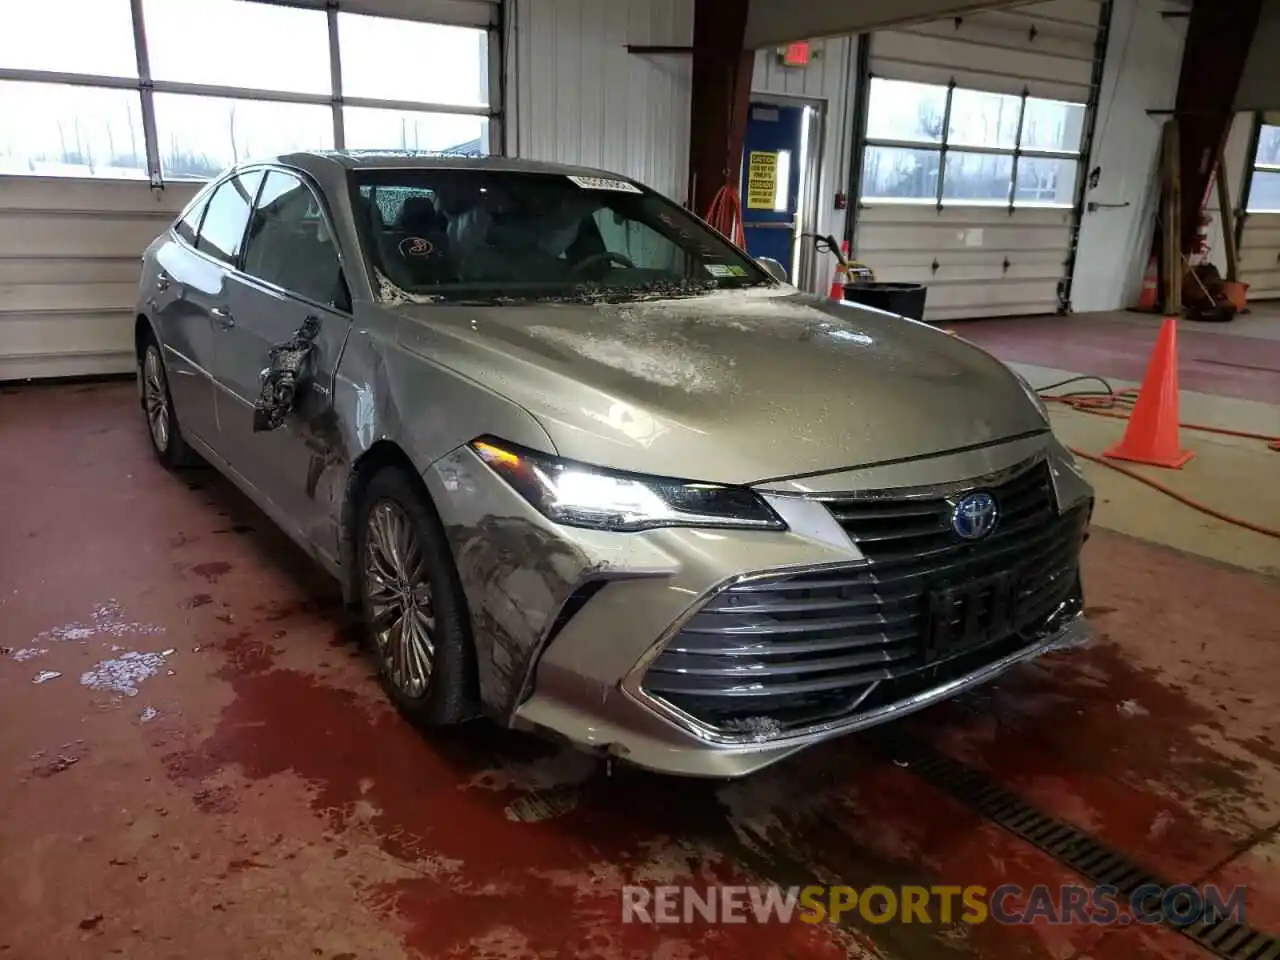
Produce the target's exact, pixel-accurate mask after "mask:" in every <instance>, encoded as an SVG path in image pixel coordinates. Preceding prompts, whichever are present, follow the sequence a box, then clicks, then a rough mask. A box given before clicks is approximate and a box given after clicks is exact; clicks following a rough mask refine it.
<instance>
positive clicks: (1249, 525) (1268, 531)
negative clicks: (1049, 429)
mask: <svg viewBox="0 0 1280 960" xmlns="http://www.w3.org/2000/svg"><path fill="white" fill-rule="evenodd" d="M1067 449H1068V450H1070V451H1071V452H1072V453H1074V454H1075V455H1076V456H1077V457H1083V458H1084V459H1085V460H1088V461H1090V462H1092V463H1097V464H1101V465H1102V466H1104V467H1110V468H1111V469H1112V470H1114V471H1116V472H1117V473H1123V474H1124V475H1125V476H1126V477H1130V478H1132V479H1134V480H1137V481H1138V482H1139V483H1145V484H1146V485H1147V486H1148V487H1152V488H1153V489H1155V490H1159V491H1160V492H1161V493H1163V494H1164V495H1165V496H1167V497H1172V498H1173V499H1174V500H1177V501H1178V502H1179V503H1182V504H1186V505H1187V506H1188V507H1190V508H1191V509H1193V510H1199V511H1200V512H1201V513H1203V514H1206V515H1208V516H1210V517H1213V518H1215V519H1217V520H1221V521H1223V522H1224V523H1229V524H1232V525H1233V526H1237V527H1243V528H1244V529H1246V530H1252V531H1253V532H1254V533H1260V534H1262V535H1263V536H1264V537H1275V538H1276V539H1277V540H1280V529H1276V528H1275V527H1264V526H1262V525H1261V524H1258V523H1253V522H1252V521H1250V520H1242V519H1240V518H1239V517H1233V516H1231V515H1230V514H1226V513H1222V512H1221V511H1219V510H1215V509H1214V508H1213V507H1211V506H1209V505H1207V504H1204V503H1201V502H1200V501H1198V500H1193V499H1191V498H1190V497H1188V496H1185V495H1183V494H1181V493H1179V492H1178V491H1177V490H1174V489H1173V488H1172V487H1166V486H1165V485H1164V484H1163V483H1161V482H1160V481H1158V480H1152V479H1151V478H1150V477H1144V476H1143V475H1142V474H1140V473H1137V472H1136V471H1133V470H1129V469H1127V468H1126V467H1122V466H1120V465H1119V464H1118V463H1113V462H1112V461H1110V460H1107V459H1106V458H1104V457H1100V456H1097V455H1096V454H1092V453H1085V452H1084V451H1083V450H1077V449H1076V448H1075V447H1068V448H1067Z"/></svg>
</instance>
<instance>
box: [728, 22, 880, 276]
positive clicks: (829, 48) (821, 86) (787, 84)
mask: <svg viewBox="0 0 1280 960" xmlns="http://www.w3.org/2000/svg"><path fill="white" fill-rule="evenodd" d="M813 53H814V59H813V61H812V62H811V63H810V65H809V66H808V67H805V68H795V67H785V66H783V65H782V64H781V63H780V62H779V59H778V55H777V50H776V49H775V48H772V47H771V48H768V49H764V50H757V51H756V60H755V70H754V72H753V74H752V79H751V89H752V92H753V93H763V94H768V95H770V96H780V97H798V98H802V99H806V100H816V101H820V102H821V103H822V105H823V116H824V128H825V129H824V130H823V136H822V142H821V156H820V158H819V174H818V176H819V183H818V189H817V192H816V196H817V203H818V210H817V221H818V222H817V227H818V233H820V234H823V235H824V236H825V235H832V236H834V237H835V238H836V239H838V240H840V239H843V238H844V229H845V216H846V211H844V210H837V209H836V206H835V197H836V194H837V193H847V192H848V190H849V145H850V143H851V141H852V138H853V133H852V129H851V126H852V120H853V117H852V114H853V104H854V99H855V93H854V91H855V88H856V84H857V70H856V67H855V61H856V59H857V38H855V37H836V38H834V39H831V40H820V41H817V42H815V43H814V44H813ZM828 259H829V258H828ZM831 269H832V263H819V264H818V269H817V270H816V271H815V276H814V283H813V290H814V292H822V293H826V291H827V288H828V286H829V285H830V282H831V277H830V276H829V273H830V271H831Z"/></svg>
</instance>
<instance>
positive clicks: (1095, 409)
mask: <svg viewBox="0 0 1280 960" xmlns="http://www.w3.org/2000/svg"><path fill="white" fill-rule="evenodd" d="M1137 395H1138V391H1137V390H1135V389H1133V388H1130V389H1128V390H1120V391H1117V392H1116V393H1114V394H1099V395H1096V396H1090V395H1080V394H1077V395H1075V396H1064V397H1053V396H1045V395H1044V394H1041V399H1043V400H1046V401H1050V402H1053V403H1061V404H1064V405H1065V406H1068V407H1071V409H1073V410H1079V411H1080V412H1081V413H1090V414H1093V415H1094V416H1097V417H1113V418H1115V419H1117V420H1128V419H1129V417H1128V415H1127V414H1125V413H1119V412H1116V411H1115V410H1114V409H1112V408H1114V407H1116V406H1118V405H1120V404H1121V403H1129V402H1132V401H1133V400H1135V399H1136V398H1137ZM1179 426H1181V427H1183V428H1184V429H1187V430H1199V431H1200V432H1202V433H1216V434H1220V435H1222V436H1227V437H1243V438H1245V439H1247V440H1261V441H1263V442H1264V443H1266V444H1267V447H1268V448H1269V449H1271V450H1276V451H1280V437H1271V436H1268V435H1267V434H1263V433H1252V432H1249V431H1246V430H1230V429H1227V428H1226V427H1209V426H1205V425H1203V424H1197V423H1182V424H1179ZM1068 449H1069V450H1070V451H1071V452H1072V453H1074V454H1075V455H1076V456H1077V457H1081V458H1083V459H1085V460H1088V461H1089V462H1090V463H1096V464H1099V465H1100V466H1103V467H1109V468H1110V469H1112V470H1114V471H1116V473H1122V474H1124V475H1125V476H1126V477H1129V478H1130V479H1132V480H1137V481H1138V482H1139V483H1143V484H1146V485H1147V486H1148V487H1151V488H1152V489H1154V490H1159V491H1160V492H1161V493H1163V494H1164V495H1165V496H1167V497H1171V498H1172V499H1174V500H1177V501H1178V502H1179V503H1181V504H1184V505H1185V506H1188V507H1190V508H1191V509H1192V510H1198V511H1199V512H1200V513H1203V514H1205V515H1206V516H1210V517H1213V518H1214V519H1215V520H1221V521H1222V522H1223V523H1229V524H1231V525H1232V526H1236V527H1241V528H1243V529H1245V530H1252V531H1253V532H1254V533H1260V534H1262V535H1263V536H1264V537H1273V538H1275V539H1277V540H1280V529H1276V528H1275V527H1265V526H1263V525H1261V524H1258V523H1254V522H1252V521H1251V520H1242V519H1241V518H1240V517H1233V516H1231V515H1230V514H1226V513H1223V512H1222V511H1220V510H1217V509H1215V508H1213V507H1211V506H1209V505H1208V504H1205V503H1201V502H1200V501H1199V500H1193V499H1192V498H1191V497H1188V496H1186V495H1185V494H1181V493H1179V492H1178V491H1177V490H1174V489H1173V488H1172V487H1168V486H1165V485H1164V484H1163V483H1161V482H1160V481H1159V480H1152V479H1151V478H1150V477H1145V476H1143V475H1142V474H1140V473H1138V472H1136V471H1134V470H1130V469H1128V468H1127V467H1122V466H1120V465H1119V464H1118V463H1115V462H1114V461H1111V460H1108V459H1106V458H1105V457H1100V456H1098V455H1097V454H1093V453H1086V452H1085V451H1083V450H1078V449H1076V448H1075V447H1068Z"/></svg>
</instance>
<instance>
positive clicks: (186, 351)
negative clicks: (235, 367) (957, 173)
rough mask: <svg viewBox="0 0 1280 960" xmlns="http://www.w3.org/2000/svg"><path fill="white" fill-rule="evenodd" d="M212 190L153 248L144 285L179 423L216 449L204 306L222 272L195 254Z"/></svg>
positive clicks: (209, 338)
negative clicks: (201, 223) (152, 262)
mask: <svg viewBox="0 0 1280 960" xmlns="http://www.w3.org/2000/svg"><path fill="white" fill-rule="evenodd" d="M210 192H211V191H203V192H202V193H201V194H200V196H199V197H198V198H197V200H196V201H195V202H194V203H192V204H191V206H190V207H188V208H187V209H186V210H185V211H183V213H182V215H181V216H180V217H179V218H178V220H177V222H176V223H174V225H173V230H172V231H171V232H170V233H169V234H168V235H167V236H166V237H164V238H163V239H162V240H161V241H160V242H159V243H157V244H156V245H155V246H154V247H153V248H152V249H153V251H154V257H155V262H154V264H153V265H152V266H151V268H150V269H149V270H148V272H147V274H146V276H145V277H144V283H145V284H146V288H147V289H146V297H147V304H148V305H149V306H150V307H151V310H152V316H153V317H154V318H155V321H156V330H157V333H158V334H159V337H160V347H161V350H162V352H163V354H164V365H165V369H166V371H167V372H168V375H169V392H170V394H171V395H172V397H173V404H174V408H175V410H176V412H177V416H178V420H179V422H180V423H181V424H182V428H183V430H184V431H185V432H186V433H188V434H191V435H194V436H195V437H196V438H197V439H199V440H202V441H204V442H205V443H207V444H209V445H213V443H214V441H215V440H216V439H217V433H218V428H217V419H216V415H215V413H214V399H213V393H214V387H213V381H212V379H211V378H210V374H209V369H210V367H211V366H212V364H213V322H212V320H211V319H210V317H209V314H208V312H207V310H206V309H205V308H204V307H203V306H202V303H203V301H205V300H207V299H208V298H209V297H211V296H214V295H216V294H217V293H218V291H220V289H221V286H222V272H223V271H222V268H221V266H220V265H218V264H217V263H213V262H210V261H209V260H208V259H206V258H205V257H202V256H200V255H199V254H197V253H196V251H195V247H196V242H197V238H198V236H199V234H200V221H201V220H202V219H203V218H204V212H205V209H206V208H207V207H208V205H209V196H210Z"/></svg>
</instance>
